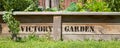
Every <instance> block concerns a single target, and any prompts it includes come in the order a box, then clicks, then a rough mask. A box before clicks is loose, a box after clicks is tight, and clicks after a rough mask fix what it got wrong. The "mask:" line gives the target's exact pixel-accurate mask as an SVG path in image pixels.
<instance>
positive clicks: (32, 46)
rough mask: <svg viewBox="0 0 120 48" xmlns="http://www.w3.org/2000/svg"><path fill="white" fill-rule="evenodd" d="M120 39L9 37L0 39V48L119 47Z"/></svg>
mask: <svg viewBox="0 0 120 48" xmlns="http://www.w3.org/2000/svg"><path fill="white" fill-rule="evenodd" d="M119 47H120V41H116V40H112V41H95V40H85V41H50V40H46V39H45V38H44V39H43V38H42V39H41V38H39V39H38V38H37V39H35V38H32V39H26V40H23V41H21V42H14V41H12V40H10V39H9V38H1V39H0V48H119Z"/></svg>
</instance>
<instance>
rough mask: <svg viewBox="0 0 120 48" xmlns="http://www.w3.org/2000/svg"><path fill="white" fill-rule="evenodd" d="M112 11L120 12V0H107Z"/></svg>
mask: <svg viewBox="0 0 120 48" xmlns="http://www.w3.org/2000/svg"><path fill="white" fill-rule="evenodd" d="M105 1H106V2H107V3H108V4H109V7H110V8H111V10H112V11H114V12H119V11H120V0H105Z"/></svg>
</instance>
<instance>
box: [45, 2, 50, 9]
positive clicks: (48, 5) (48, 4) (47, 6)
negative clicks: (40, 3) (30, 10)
mask: <svg viewBox="0 0 120 48" xmlns="http://www.w3.org/2000/svg"><path fill="white" fill-rule="evenodd" d="M45 8H46V9H47V8H50V0H46V1H45Z"/></svg>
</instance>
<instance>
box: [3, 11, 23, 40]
mask: <svg viewBox="0 0 120 48" xmlns="http://www.w3.org/2000/svg"><path fill="white" fill-rule="evenodd" d="M3 20H4V22H6V23H7V25H8V27H9V31H10V32H11V33H12V34H11V36H12V37H11V39H12V40H14V41H19V40H20V39H21V38H20V37H17V35H18V33H19V30H20V29H19V24H20V23H19V21H17V20H16V19H15V18H14V17H13V16H12V11H7V12H5V14H4V15H3Z"/></svg>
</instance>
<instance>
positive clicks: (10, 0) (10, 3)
mask: <svg viewBox="0 0 120 48" xmlns="http://www.w3.org/2000/svg"><path fill="white" fill-rule="evenodd" d="M34 1H37V0H1V1H0V6H1V7H3V9H4V10H5V11H9V10H11V9H14V11H24V10H25V9H26V8H27V7H29V6H30V5H31V4H33V2H34ZM36 4H37V3H36ZM33 6H34V5H33ZM34 7H36V6H34ZM0 9H2V8H0ZM34 10H35V9H34Z"/></svg>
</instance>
